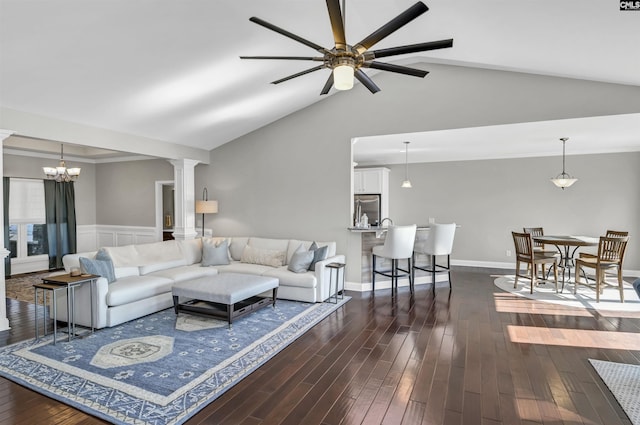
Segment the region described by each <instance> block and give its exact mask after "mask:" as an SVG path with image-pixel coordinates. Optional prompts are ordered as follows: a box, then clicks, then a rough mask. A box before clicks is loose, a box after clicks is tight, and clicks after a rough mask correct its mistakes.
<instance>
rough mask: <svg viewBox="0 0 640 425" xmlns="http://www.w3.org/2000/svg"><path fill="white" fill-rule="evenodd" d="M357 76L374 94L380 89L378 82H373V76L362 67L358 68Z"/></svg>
mask: <svg viewBox="0 0 640 425" xmlns="http://www.w3.org/2000/svg"><path fill="white" fill-rule="evenodd" d="M355 76H356V78H357V79H358V81H360V82H361V83H362V85H363V86H365V87H366V88H368V89H369V91H370V92H371V93H373V94H376V93H378V92H379V91H380V87H378V86H376V83H374V82H373V80H372V79H371V78H369V76H368V75H367V74H365V73H364V72H362V70H361V69H356V72H355Z"/></svg>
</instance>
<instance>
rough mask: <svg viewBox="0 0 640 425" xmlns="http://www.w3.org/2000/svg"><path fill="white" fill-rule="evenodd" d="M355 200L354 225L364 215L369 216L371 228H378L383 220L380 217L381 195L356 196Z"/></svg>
mask: <svg viewBox="0 0 640 425" xmlns="http://www.w3.org/2000/svg"><path fill="white" fill-rule="evenodd" d="M353 200H354V205H353V211H354V217H353V219H354V223H355V222H356V221H357V220H358V219H359V218H360V217H362V214H367V217H369V224H370V225H371V226H377V225H378V224H379V223H380V220H381V219H382V217H380V207H381V203H380V195H354V196H353Z"/></svg>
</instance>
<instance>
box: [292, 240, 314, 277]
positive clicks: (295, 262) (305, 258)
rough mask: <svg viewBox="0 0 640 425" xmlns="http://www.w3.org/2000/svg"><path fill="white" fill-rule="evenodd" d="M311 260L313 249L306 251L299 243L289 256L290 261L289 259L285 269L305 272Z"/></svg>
mask: <svg viewBox="0 0 640 425" xmlns="http://www.w3.org/2000/svg"><path fill="white" fill-rule="evenodd" d="M312 261H313V251H307V250H305V249H304V246H303V245H302V244H300V246H299V247H298V249H296V251H295V252H294V253H293V255H292V256H291V261H289V266H287V269H288V270H289V271H292V272H294V273H305V272H306V271H308V270H309V266H310V265H311V262H312Z"/></svg>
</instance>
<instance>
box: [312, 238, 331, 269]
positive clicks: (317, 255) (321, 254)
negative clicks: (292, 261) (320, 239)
mask: <svg viewBox="0 0 640 425" xmlns="http://www.w3.org/2000/svg"><path fill="white" fill-rule="evenodd" d="M328 250H329V247H328V246H323V247H320V248H318V244H317V243H316V242H315V241H314V242H313V243H312V244H311V246H310V247H309V251H311V252H313V260H312V261H311V264H310V265H309V270H312V271H315V270H316V263H317V262H318V261H322V260H326V259H327V252H328Z"/></svg>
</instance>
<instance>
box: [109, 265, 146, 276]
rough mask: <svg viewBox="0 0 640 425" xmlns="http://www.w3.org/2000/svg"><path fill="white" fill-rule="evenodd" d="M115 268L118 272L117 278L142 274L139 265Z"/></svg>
mask: <svg viewBox="0 0 640 425" xmlns="http://www.w3.org/2000/svg"><path fill="white" fill-rule="evenodd" d="M113 270H114V272H115V273H116V279H121V278H123V277H129V276H140V267H137V266H131V267H114V269H113Z"/></svg>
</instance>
